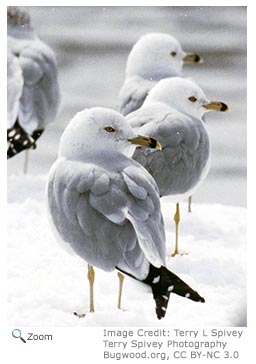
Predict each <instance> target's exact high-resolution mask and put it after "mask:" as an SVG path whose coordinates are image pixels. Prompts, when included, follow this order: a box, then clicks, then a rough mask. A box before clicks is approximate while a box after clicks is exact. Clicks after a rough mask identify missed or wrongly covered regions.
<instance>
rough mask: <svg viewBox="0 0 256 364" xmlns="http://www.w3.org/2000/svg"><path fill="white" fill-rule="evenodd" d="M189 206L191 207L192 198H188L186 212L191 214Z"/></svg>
mask: <svg viewBox="0 0 256 364" xmlns="http://www.w3.org/2000/svg"><path fill="white" fill-rule="evenodd" d="M191 205H192V196H189V198H188V212H191Z"/></svg>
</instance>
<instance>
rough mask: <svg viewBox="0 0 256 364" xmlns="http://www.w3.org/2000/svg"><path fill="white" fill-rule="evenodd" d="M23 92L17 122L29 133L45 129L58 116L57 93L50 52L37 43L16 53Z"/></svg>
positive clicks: (45, 46) (54, 62) (54, 68)
mask: <svg viewBox="0 0 256 364" xmlns="http://www.w3.org/2000/svg"><path fill="white" fill-rule="evenodd" d="M19 63H20V67H21V69H22V74H23V82H24V86H23V90H22V95H21V98H20V104H19V123H20V125H21V126H22V127H23V128H24V129H25V130H26V131H27V132H28V133H32V132H33V131H34V130H35V129H44V128H45V125H47V124H48V123H50V122H52V121H53V120H54V118H55V116H56V114H57V110H58V106H59V101H60V91H59V84H58V75H57V65H56V59H55V56H54V53H53V51H52V50H51V49H50V48H49V47H48V46H47V45H46V44H44V43H43V42H41V41H40V40H34V41H32V42H31V43H30V44H29V45H28V46H27V47H25V48H24V49H22V50H21V52H20V54H19Z"/></svg>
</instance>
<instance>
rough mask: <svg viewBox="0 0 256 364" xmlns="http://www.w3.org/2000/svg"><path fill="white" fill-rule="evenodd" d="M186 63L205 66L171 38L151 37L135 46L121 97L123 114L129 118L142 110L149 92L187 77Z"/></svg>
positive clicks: (127, 68) (197, 56)
mask: <svg viewBox="0 0 256 364" xmlns="http://www.w3.org/2000/svg"><path fill="white" fill-rule="evenodd" d="M184 62H190V63H202V62H203V59H202V57H200V56H199V55H197V54H192V53H188V54H186V53H185V52H184V51H183V49H182V48H181V45H180V43H179V42H178V40H177V39H175V38H174V37H173V36H171V35H170V34H165V33H148V34H146V35H144V36H142V37H141V38H140V39H139V40H138V41H137V42H136V43H135V45H134V46H133V48H132V50H131V52H130V54H129V56H128V59H127V64H126V71H125V73H126V77H125V81H124V84H123V86H122V88H121V90H120V93H119V111H120V112H121V113H122V114H123V115H127V114H129V113H131V112H132V111H135V110H137V109H139V108H140V107H141V106H142V104H143V102H144V100H145V98H146V97H147V95H148V92H149V91H150V90H151V88H152V87H153V86H154V85H155V84H156V83H157V82H158V81H159V80H161V79H163V78H167V77H175V76H179V77H183V73H182V67H183V64H184Z"/></svg>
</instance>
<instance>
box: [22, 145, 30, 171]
mask: <svg viewBox="0 0 256 364" xmlns="http://www.w3.org/2000/svg"><path fill="white" fill-rule="evenodd" d="M28 156H29V150H28V149H26V150H25V161H24V167H23V172H24V174H27V171H28Z"/></svg>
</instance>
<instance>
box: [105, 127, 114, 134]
mask: <svg viewBox="0 0 256 364" xmlns="http://www.w3.org/2000/svg"><path fill="white" fill-rule="evenodd" d="M104 129H105V130H106V131H107V132H108V133H114V132H115V131H116V129H115V128H113V127H112V126H106V127H105V128H104Z"/></svg>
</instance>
